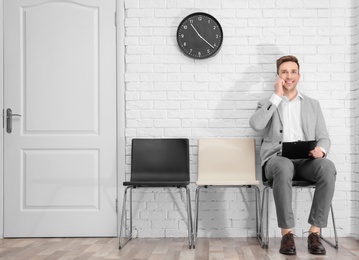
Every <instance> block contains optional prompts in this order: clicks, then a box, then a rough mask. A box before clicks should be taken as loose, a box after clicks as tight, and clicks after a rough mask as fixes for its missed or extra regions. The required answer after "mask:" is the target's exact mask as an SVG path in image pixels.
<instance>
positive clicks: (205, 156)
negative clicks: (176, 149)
mask: <svg viewBox="0 0 359 260" xmlns="http://www.w3.org/2000/svg"><path fill="white" fill-rule="evenodd" d="M205 181H210V182H213V181H219V182H226V181H256V169H255V140H254V138H204V139H200V140H199V141H198V182H205Z"/></svg>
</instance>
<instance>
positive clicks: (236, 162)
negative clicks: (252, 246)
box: [193, 138, 262, 246]
mask: <svg viewBox="0 0 359 260" xmlns="http://www.w3.org/2000/svg"><path fill="white" fill-rule="evenodd" d="M259 183H260V182H259V181H258V180H257V179H256V169H255V140H254V138H204V139H200V140H199V141H198V180H197V182H196V184H197V186H198V187H197V189H196V199H195V200H196V202H195V204H196V210H195V218H196V219H195V232H194V237H193V246H195V245H196V242H197V234H198V214H199V206H200V205H199V204H200V199H199V195H200V191H201V189H202V188H209V187H239V188H253V189H254V191H255V203H256V204H255V209H256V210H255V211H256V212H255V214H256V237H257V239H258V241H259V243H260V244H262V236H261V234H260V228H259V226H261V223H260V218H259V210H260V190H259V187H258V185H259Z"/></svg>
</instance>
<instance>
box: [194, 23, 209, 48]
mask: <svg viewBox="0 0 359 260" xmlns="http://www.w3.org/2000/svg"><path fill="white" fill-rule="evenodd" d="M191 26H192V28H193V30H194V31H195V32H196V33H197V35H198V36H199V38H201V39H202V40H204V41H205V42H206V43H207V44H208V45H209V46H211V48H212V49H214V47H213V46H212V44H210V43H209V42H208V41H207V40H206V39H205V38H203V37H202V35H200V34H199V32H198V31H197V30H196V28H194V26H193V24H191Z"/></svg>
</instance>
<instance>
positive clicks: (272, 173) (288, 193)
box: [264, 156, 337, 229]
mask: <svg viewBox="0 0 359 260" xmlns="http://www.w3.org/2000/svg"><path fill="white" fill-rule="evenodd" d="M264 167H265V168H264V170H265V176H266V178H267V180H268V181H270V182H272V183H273V197H274V202H275V206H276V212H277V219H278V226H279V227H280V228H286V229H290V228H293V227H294V215H293V208H292V180H293V179H295V180H307V181H312V182H315V183H316V185H315V186H316V187H315V191H314V197H313V202H312V207H311V210H310V214H309V218H308V223H309V224H310V225H313V226H316V227H319V228H324V227H326V226H327V222H328V215H329V210H330V205H331V203H332V198H333V195H334V189H335V179H336V174H337V172H336V169H335V166H334V164H333V163H332V162H331V161H330V160H328V159H326V158H319V159H299V160H291V159H288V158H285V157H282V156H274V157H272V158H271V159H269V160H268V161H267V162H266V164H265V166H264Z"/></svg>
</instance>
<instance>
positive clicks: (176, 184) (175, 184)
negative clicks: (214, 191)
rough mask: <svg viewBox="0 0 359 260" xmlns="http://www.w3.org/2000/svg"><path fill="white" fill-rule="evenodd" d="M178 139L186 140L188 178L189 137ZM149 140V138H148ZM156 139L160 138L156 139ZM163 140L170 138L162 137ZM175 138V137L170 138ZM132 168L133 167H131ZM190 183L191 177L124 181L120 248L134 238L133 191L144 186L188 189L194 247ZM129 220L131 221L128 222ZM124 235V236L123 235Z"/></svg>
mask: <svg viewBox="0 0 359 260" xmlns="http://www.w3.org/2000/svg"><path fill="white" fill-rule="evenodd" d="M177 139H182V140H183V139H184V140H185V141H186V146H187V156H186V159H187V161H188V166H187V168H188V169H187V171H188V172H187V173H186V174H188V178H189V147H188V139H185V138H177ZM134 140H139V139H134ZM146 140H149V139H146ZM154 140H158V139H154ZM161 140H168V139H161ZM170 140H173V139H170ZM132 147H133V142H132ZM131 167H132V165H131ZM131 169H132V168H131ZM132 170H133V169H132ZM131 179H132V171H131ZM188 185H189V179H188V181H186V183H184V182H183V181H176V180H172V181H168V182H158V183H156V181H148V182H147V183H146V181H144V182H143V181H142V182H141V181H140V183H138V181H133V183H132V182H131V181H130V182H124V186H127V187H126V188H125V191H124V197H123V204H122V214H121V221H120V234H119V249H122V248H123V247H124V246H125V245H126V244H127V243H128V242H129V241H130V240H131V239H132V231H133V228H132V227H133V226H132V224H133V219H132V211H133V207H132V191H133V189H142V188H145V189H146V188H151V189H152V188H161V189H164V188H178V189H182V188H184V189H185V190H186V210H187V219H188V225H187V226H188V246H189V248H192V245H193V242H192V238H193V224H192V210H191V195H190V190H189V188H188ZM128 199H129V202H130V203H129V209H128V210H129V220H128V219H127V214H126V212H127V200H128ZM128 222H129V223H128ZM123 230H124V234H123ZM123 235H124V236H123Z"/></svg>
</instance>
